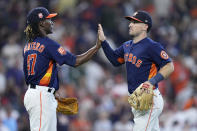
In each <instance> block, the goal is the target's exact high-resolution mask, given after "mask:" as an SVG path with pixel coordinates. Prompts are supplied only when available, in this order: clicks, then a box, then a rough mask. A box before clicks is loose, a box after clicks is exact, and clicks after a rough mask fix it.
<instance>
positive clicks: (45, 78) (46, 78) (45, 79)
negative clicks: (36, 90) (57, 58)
mask: <svg viewBox="0 0 197 131" xmlns="http://www.w3.org/2000/svg"><path fill="white" fill-rule="evenodd" d="M52 71H53V61H50V62H49V68H48V69H47V71H46V74H45V75H44V76H43V77H42V79H41V80H40V84H39V85H41V86H48V85H49V83H50V80H51V75H52Z"/></svg>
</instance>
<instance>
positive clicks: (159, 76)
mask: <svg viewBox="0 0 197 131" xmlns="http://www.w3.org/2000/svg"><path fill="white" fill-rule="evenodd" d="M163 79H164V77H163V75H162V74H161V73H157V75H156V76H154V77H153V78H151V79H150V80H149V82H150V83H151V84H152V85H155V84H157V83H159V82H160V81H162V80H163Z"/></svg>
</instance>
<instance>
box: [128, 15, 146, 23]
mask: <svg viewBox="0 0 197 131" xmlns="http://www.w3.org/2000/svg"><path fill="white" fill-rule="evenodd" d="M125 18H126V19H127V20H136V21H138V22H142V23H144V22H143V21H141V20H139V19H137V18H135V17H131V16H125Z"/></svg>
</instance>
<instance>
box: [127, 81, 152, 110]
mask: <svg viewBox="0 0 197 131" xmlns="http://www.w3.org/2000/svg"><path fill="white" fill-rule="evenodd" d="M153 96H154V93H153V86H152V85H151V84H147V83H142V84H141V85H140V86H139V87H138V88H136V90H135V91H134V92H133V93H132V94H131V95H130V96H129V97H128V101H129V104H130V105H131V106H132V107H133V108H135V109H136V110H140V111H147V110H149V109H150V108H151V107H152V106H153Z"/></svg>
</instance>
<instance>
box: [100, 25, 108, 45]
mask: <svg viewBox="0 0 197 131" xmlns="http://www.w3.org/2000/svg"><path fill="white" fill-rule="evenodd" d="M98 40H99V41H100V42H103V41H104V40H106V37H105V35H104V32H103V28H102V26H101V24H98Z"/></svg>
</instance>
